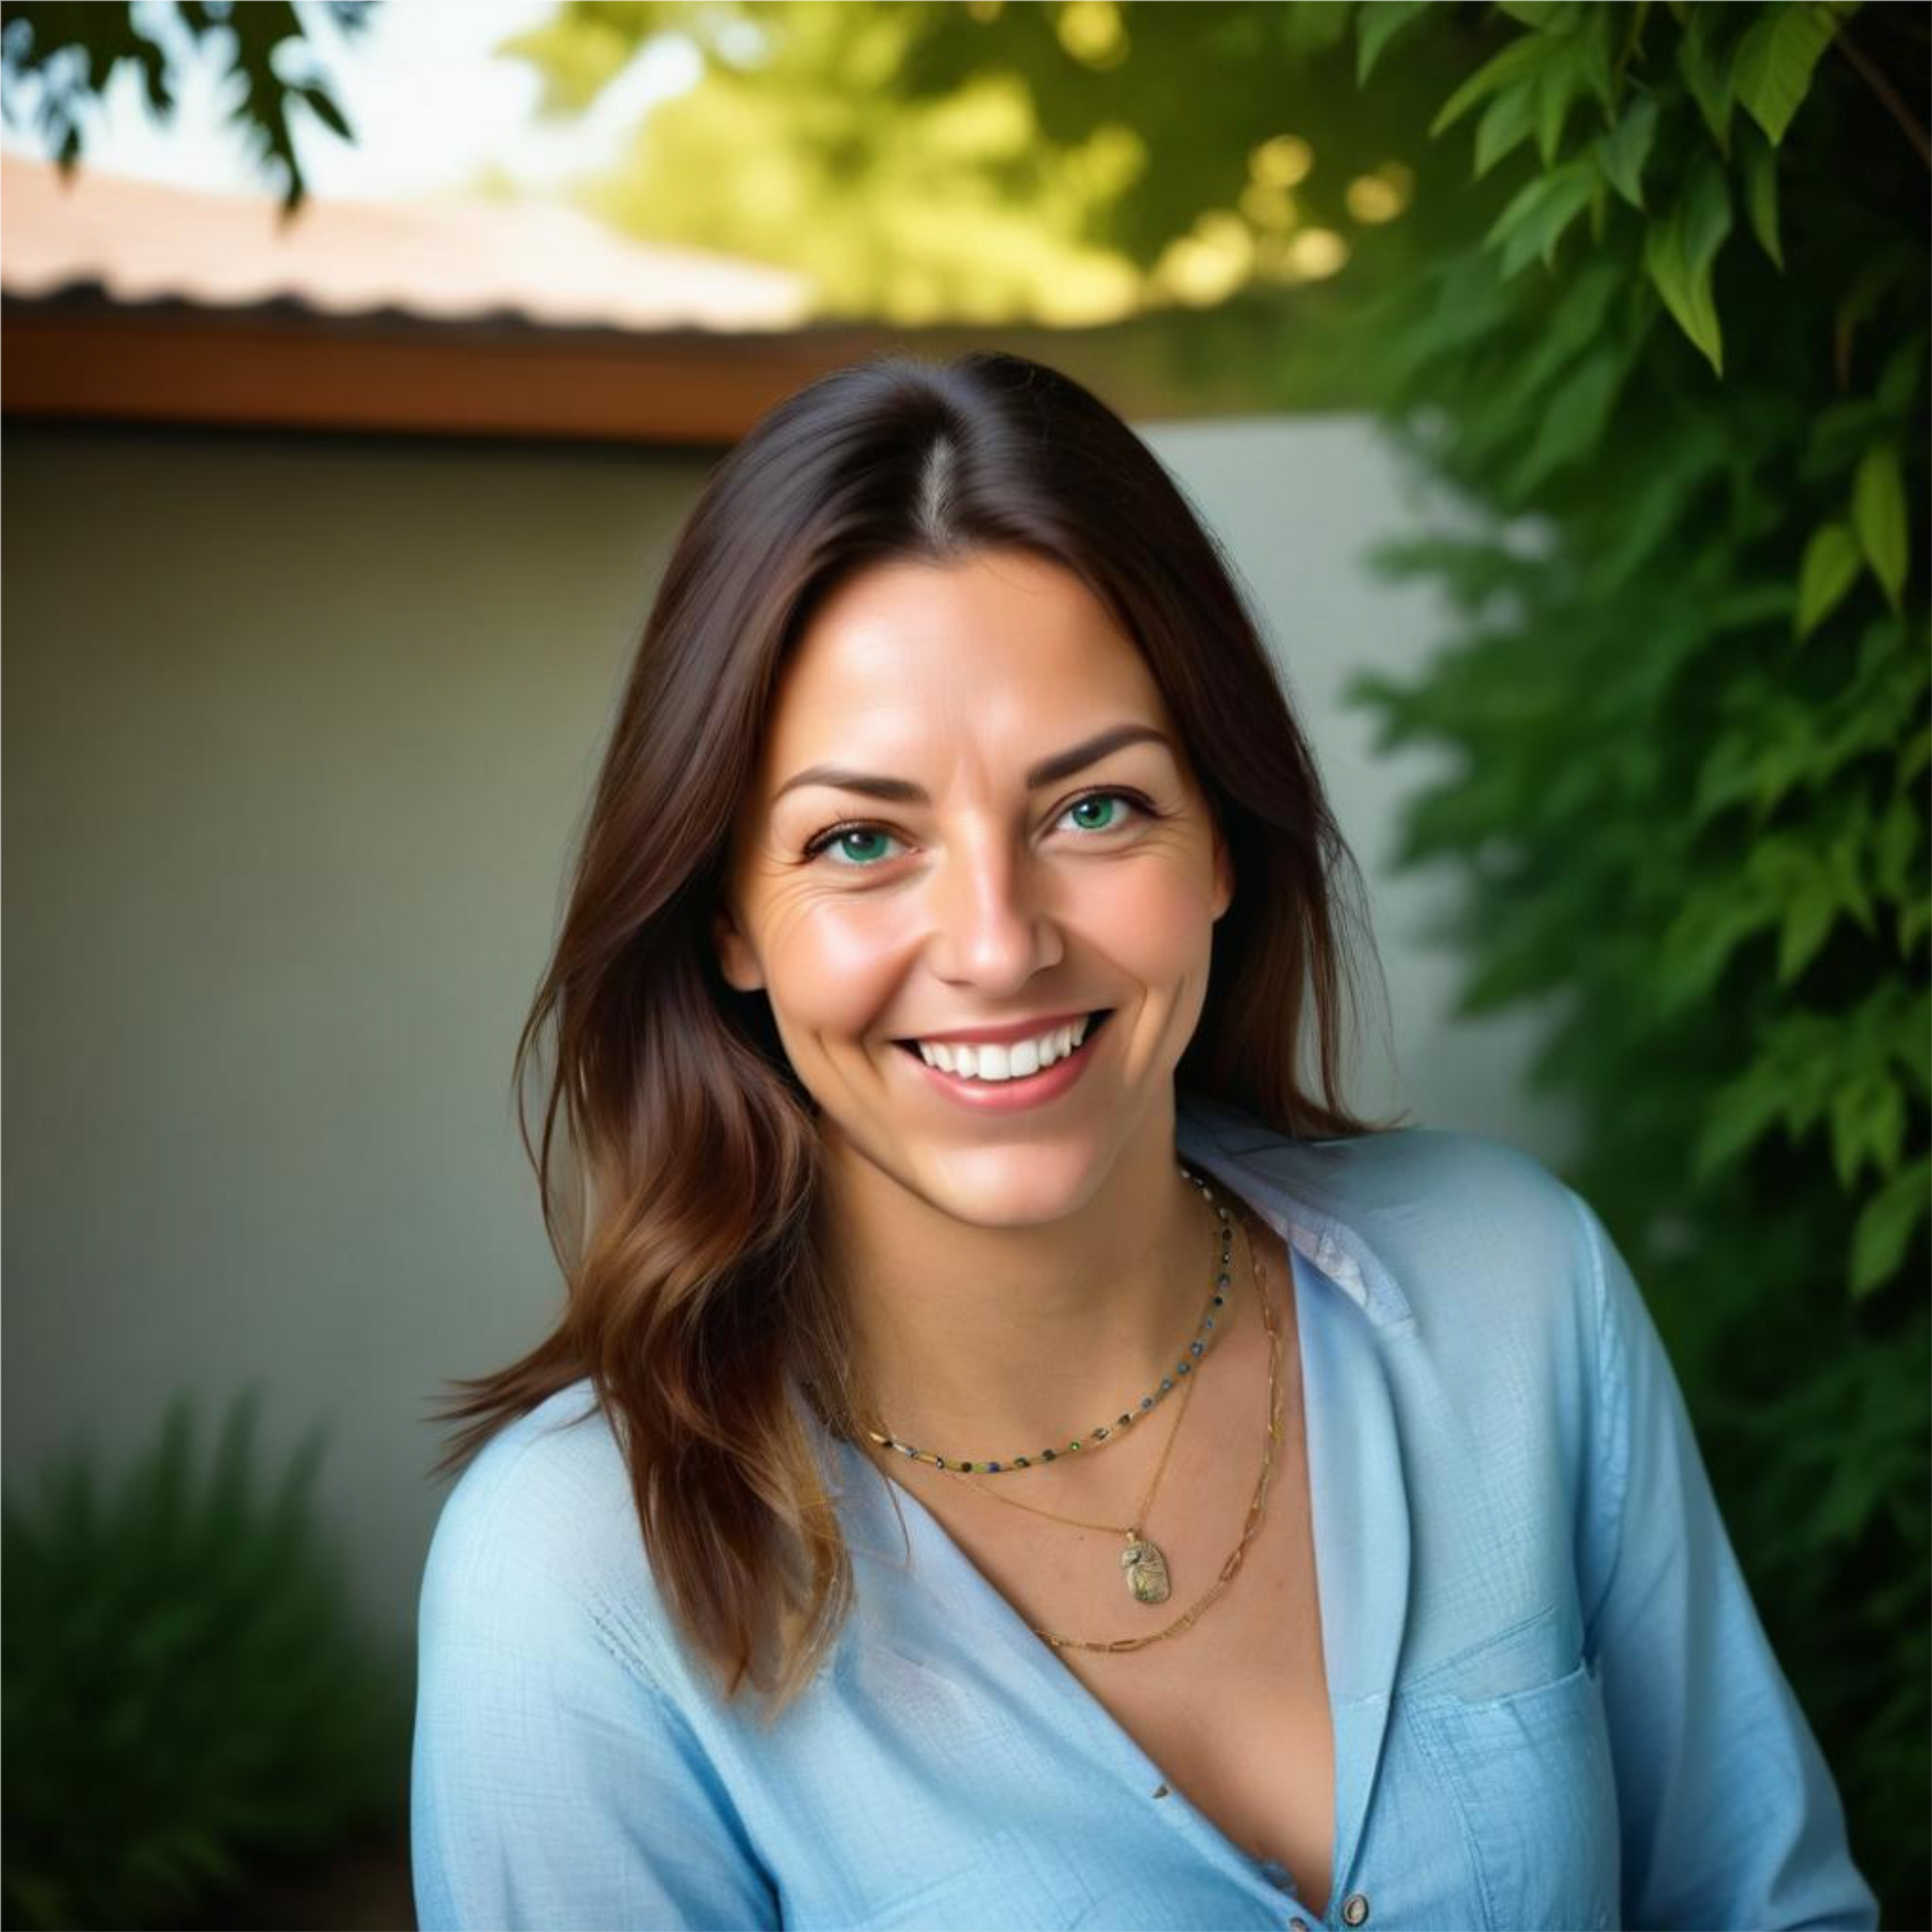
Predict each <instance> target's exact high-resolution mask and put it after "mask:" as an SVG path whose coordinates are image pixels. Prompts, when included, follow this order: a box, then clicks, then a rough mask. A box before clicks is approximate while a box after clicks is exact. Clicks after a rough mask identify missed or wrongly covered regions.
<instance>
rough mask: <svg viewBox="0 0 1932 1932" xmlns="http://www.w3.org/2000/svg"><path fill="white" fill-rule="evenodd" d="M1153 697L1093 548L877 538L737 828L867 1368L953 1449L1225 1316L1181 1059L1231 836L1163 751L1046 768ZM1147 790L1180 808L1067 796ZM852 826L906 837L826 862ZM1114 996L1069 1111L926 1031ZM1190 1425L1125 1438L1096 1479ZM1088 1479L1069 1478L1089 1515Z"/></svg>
mask: <svg viewBox="0 0 1932 1932" xmlns="http://www.w3.org/2000/svg"><path fill="white" fill-rule="evenodd" d="M1124 722H1133V723H1139V724H1144V725H1147V726H1150V727H1152V728H1153V729H1155V730H1156V731H1159V732H1161V733H1164V734H1165V735H1166V736H1167V737H1168V739H1169V740H1170V741H1171V742H1172V743H1173V745H1174V746H1179V745H1180V744H1181V742H1182V741H1181V738H1180V733H1179V731H1178V729H1177V726H1176V725H1175V722H1174V720H1173V715H1172V713H1171V712H1170V711H1169V709H1168V706H1167V704H1166V702H1165V700H1164V699H1163V697H1162V695H1161V691H1160V687H1159V685H1158V684H1157V683H1156V682H1155V680H1154V677H1153V674H1152V672H1151V670H1150V669H1149V667H1148V665H1147V662H1146V660H1145V659H1144V658H1143V657H1142V656H1141V654H1140V652H1139V650H1138V649H1136V648H1135V646H1134V645H1133V644H1132V642H1131V641H1130V640H1129V639H1128V638H1126V637H1125V636H1124V635H1122V634H1121V632H1120V631H1119V629H1118V628H1117V627H1116V625H1115V623H1114V621H1113V620H1112V619H1111V617H1110V616H1109V615H1108V613H1107V612H1106V610H1105V607H1104V606H1102V605H1101V604H1100V603H1099V602H1098V601H1097V600H1096V599H1095V598H1094V597H1093V596H1092V594H1091V593H1090V592H1089V591H1087V590H1086V588H1085V587H1084V586H1083V585H1082V584H1081V583H1080V582H1079V580H1078V579H1077V578H1075V577H1074V576H1073V575H1072V574H1071V573H1070V572H1068V571H1065V570H1064V569H1062V568H1061V567H1059V566H1057V565H1054V564H1051V563H1049V562H1046V561H1045V560H1043V559H1040V558H1037V557H1035V556H1033V555H1031V554H1027V553H998V554H996V555H980V556H976V557H974V558H973V559H971V560H969V561H967V562H965V563H959V564H951V565H948V566H946V567H944V568H940V567H936V566H932V565H929V564H921V563H910V562H896V563H892V564H886V565H876V566H873V567H871V568H870V569H868V570H866V571H864V572H862V573H861V574H860V575H858V576H856V577H855V578H853V579H850V580H848V581H847V582H846V583H845V584H844V585H843V586H841V587H840V589H839V590H837V591H836V592H835V593H834V594H833V595H832V597H830V598H829V599H828V600H827V601H826V603H825V604H824V605H823V606H822V607H821V608H820V610H819V611H818V613H817V614H816V615H815V618H814V620H813V621H812V622H811V623H810V625H809V626H808V627H807V629H806V630H805V632H804V634H803V635H802V636H801V637H800V639H799V640H798V643H797V646H796V648H795V650H794V652H793V654H792V656H791V657H790V659H789V660H788V662H787V663H786V665H785V666H784V668H783V671H782V672H781V674H780V678H779V681H778V685H777V688H776V690H775V692H774V694H773V699H772V704H771V708H770V715H769V718H768V720H767V728H766V733H765V743H764V745H763V747H762V749H761V753H760V761H759V770H758V771H757V773H756V774H755V778H754V782H753V784H752V785H751V786H750V787H749V788H748V792H747V796H746V798H745V801H744V803H743V807H742V809H741V812H740V815H739V820H738V823H737V824H736V825H735V827H734V836H733V843H732V854H731V860H730V865H729V871H728V882H727V892H726V894H725V895H724V899H723V903H722V904H721V908H720V911H719V915H718V919H717V925H716V938H717V945H718V953H719V961H720V965H721V968H722V969H723V971H724V974H725V977H726V979H727V980H728V981H729V983H730V984H732V985H733V986H735V987H737V988H738V989H739V990H741V991H747V992H750V991H755V990H759V989H762V990H763V992H764V993H765V996H766V998H767V999H768V1000H769V1002H770V1006H771V1011H772V1016H773V1021H774V1024H775V1026H776V1028H777V1032H778V1035H779V1037H780V1039H781V1041H782V1043H783V1045H784V1048H785V1051H786V1053H787V1055H788V1056H789V1058H790V1061H791V1064H792V1067H793V1069H794V1070H795V1072H796V1073H797V1075H798V1077H799V1079H800V1081H801V1082H802V1083H803V1085H804V1086H805V1088H806V1089H807V1091H808V1092H809V1093H810V1094H811V1095H812V1097H813V1099H814V1100H815V1101H816V1102H817V1103H818V1106H819V1110H820V1130H821V1132H822V1134H823V1136H824V1140H825V1148H826V1161H825V1185H824V1191H823V1196H822V1198H823V1203H824V1211H825V1215H826V1220H825V1227H826V1230H827V1232H828V1234H829V1236H830V1242H829V1252H830V1253H831V1255H832V1256H834V1257H835V1258H836V1261H837V1264H838V1265H839V1267H840V1269H841V1272H842V1279H843V1283H844V1287H845V1292H846V1293H847V1295H848V1296H849V1298H850V1300H851V1304H852V1309H853V1326H854V1332H855V1336H856V1337H857V1355H858V1366H859V1369H860V1372H861V1375H862V1377H863V1378H864V1381H865V1382H866V1383H868V1384H869V1385H870V1387H871V1388H872V1389H873V1391H874V1392H875V1396H876V1399H877V1402H878V1405H879V1412H880V1414H881V1416H882V1417H883V1418H884V1420H885V1423H886V1426H887V1427H889V1428H891V1429H893V1430H894V1431H895V1432H896V1433H897V1434H898V1435H900V1436H901V1437H905V1438H907V1439H909V1440H911V1441H913V1442H915V1443H918V1444H919V1445H920V1446H921V1447H929V1448H933V1449H937V1450H938V1451H939V1452H940V1453H949V1454H953V1455H962V1454H963V1455H974V1456H986V1455H1003V1454H1011V1453H1014V1452H1017V1451H1020V1450H1024V1449H1027V1448H1028V1447H1030V1446H1031V1447H1035V1448H1036V1447H1041V1446H1043V1445H1045V1444H1046V1443H1049V1442H1054V1441H1058V1440H1063V1438H1064V1436H1065V1434H1066V1432H1067V1430H1068V1429H1069V1427H1078V1428H1082V1429H1084V1428H1087V1427H1090V1426H1091V1425H1092V1424H1093V1423H1094V1422H1098V1421H1101V1420H1103V1419H1106V1420H1110V1419H1111V1415H1112V1413H1113V1412H1114V1411H1116V1410H1118V1409H1119V1408H1120V1407H1121V1406H1122V1405H1123V1404H1124V1403H1125V1402H1126V1401H1127V1400H1128V1399H1130V1398H1131V1397H1132V1396H1135V1395H1138V1394H1140V1393H1142V1392H1143V1391H1144V1390H1145V1389H1146V1388H1147V1387H1148V1386H1149V1385H1150V1384H1151V1382H1152V1381H1153V1380H1154V1379H1158V1376H1159V1375H1160V1374H1161V1373H1162V1372H1164V1369H1165V1365H1166V1364H1167V1362H1168V1361H1170V1360H1171V1359H1172V1357H1173V1352H1174V1351H1175V1349H1176V1348H1177V1347H1178V1346H1179V1345H1181V1344H1182V1343H1184V1341H1185V1340H1186V1338H1187V1336H1188V1335H1189V1334H1191V1333H1192V1330H1193V1324H1194V1323H1195V1321H1197V1320H1198V1316H1199V1305H1200V1302H1201V1299H1202V1297H1203V1296H1204V1293H1205V1290H1206V1286H1207V1279H1208V1268H1207V1265H1206V1264H1207V1262H1208V1261H1209V1259H1210V1256H1211V1254H1212V1252H1213V1232H1212V1217H1211V1215H1210V1214H1209V1213H1208V1211H1207V1210H1206V1209H1205V1207H1204V1206H1203V1204H1202V1202H1201V1200H1200V1197H1199V1195H1198V1193H1197V1191H1196V1190H1195V1189H1194V1187H1193V1186H1192V1185H1191V1184H1190V1183H1188V1182H1187V1181H1186V1180H1184V1179H1183V1178H1182V1177H1181V1176H1180V1174H1179V1173H1177V1172H1176V1171H1175V1167H1174V1154H1173V1148H1174V1095H1173V1069H1174V1066H1175V1064H1176V1063H1177V1061H1178V1060H1179V1057H1180V1054H1181V1052H1182V1050H1183V1049H1184V1047H1185V1046H1186V1044H1187V1041H1188V1039H1189V1038H1190V1037H1191V1035H1192V1034H1193V1032H1194V1030H1195V1027H1196V1025H1197V1023H1198V1020H1199V1017H1200V1010H1201V1005H1202V1001H1203V999H1204V997H1205V992H1206V986H1207V977H1208V968H1209V964H1210V957H1211V943H1212V937H1213V924H1214V921H1215V920H1216V919H1218V918H1219V917H1220V915H1221V914H1222V913H1223V912H1224V911H1225V910H1226V908H1227V905H1228V903H1229V902H1230V900H1231V897H1232V893H1233V884H1234V882H1233V871H1232V864H1231V861H1230V859H1229V858H1228V855H1227V852H1226V848H1225V845H1224V843H1223V841H1222V839H1221V837H1220V833H1219V828H1218V827H1217V825H1216V824H1215V821H1214V818H1213V814H1212V812H1211V810H1210V808H1209V805H1208V802H1207V799H1206V797H1205V795H1204V794H1203V793H1202V791H1201V789H1200V787H1199V785H1198V782H1197V780H1196V779H1195V777H1194V775H1193V773H1192V772H1191V770H1189V769H1188V768H1186V766H1185V764H1184V763H1183V762H1181V761H1177V760H1176V759H1175V758H1174V756H1173V754H1172V753H1171V752H1170V751H1169V750H1168V749H1167V748H1165V747H1164V746H1162V745H1161V744H1158V743H1155V742H1149V741H1143V742H1139V743H1136V744H1132V745H1126V746H1122V747H1120V748H1118V749H1116V750H1114V751H1112V752H1110V753H1108V754H1107V755H1106V756H1105V757H1104V758H1103V759H1100V760H1099V761H1097V762H1096V763H1094V764H1092V765H1091V766H1089V767H1087V768H1086V769H1083V770H1081V771H1080V772H1078V773H1077V774H1073V775H1071V776H1069V777H1068V778H1066V780H1065V781H1064V782H1063V783H1062V784H1057V785H1053V786H1050V787H1048V788H1047V789H1045V790H1043V791H1040V792H1038V793H1036V794H1035V795H1033V796H1030V795H1029V793H1028V791H1027V788H1026V775H1027V772H1028V770H1029V769H1030V767H1032V766H1034V765H1035V764H1037V763H1038V762H1039V761H1040V760H1041V759H1045V758H1047V757H1049V756H1050V755H1052V754H1053V753H1055V752H1058V751H1062V750H1064V749H1065V748H1066V747H1068V746H1070V745H1072V744H1075V743H1078V742H1080V741H1082V740H1085V739H1087V738H1089V737H1092V736H1093V735H1095V734H1096V733H1098V732H1100V731H1103V730H1105V729H1106V728H1107V727H1109V726H1112V725H1116V724H1120V723H1124ZM818 762H830V763H836V764H839V765H843V766H846V767H850V768H855V769H859V770H864V771H869V772H875V773H889V774H893V775H895V776H899V777H903V778H907V779H910V780H911V781H912V782H914V783H915V784H918V785H920V786H922V787H923V788H924V789H925V790H926V791H927V792H928V793H929V795H930V797H931V799H932V803H931V804H930V805H916V804H903V803H892V804H888V803H882V802H880V801H879V800H877V799H875V798H869V797H862V796H859V795H856V794H853V793H849V792H842V791H835V790H830V789H825V788H821V787H818V786H806V787H801V788H798V789H795V790H790V791H787V792H786V793H785V795H784V796H783V797H781V798H780V797H778V796H777V795H776V794H777V792H778V790H779V788H780V787H781V786H782V784H783V782H784V780H785V778H786V777H787V776H788V775H789V774H793V773H796V772H798V771H800V770H802V769H804V768H805V767H806V766H808V765H811V764H814V763H818ZM1114 785H1119V786H1121V787H1124V788H1125V789H1126V790H1127V791H1129V792H1130V793H1139V794H1141V795H1142V796H1144V797H1145V798H1146V799H1147V800H1148V802H1149V804H1150V805H1151V806H1152V808H1153V814H1152V815H1150V814H1148V813H1146V812H1144V811H1141V810H1138V809H1135V808H1134V807H1133V806H1131V805H1117V806H1116V809H1115V816H1114V820H1113V823H1112V824H1110V825H1109V826H1107V827H1106V828H1104V829H1099V830H1094V829H1091V828H1090V825H1089V824H1087V823H1083V821H1082V819H1081V818H1079V817H1069V816H1068V808H1069V806H1070V805H1071V804H1072V803H1074V802H1077V800H1078V799H1079V798H1080V797H1081V796H1083V795H1091V794H1094V793H1101V792H1106V791H1108V790H1109V788H1110V787H1111V786H1114ZM850 821H864V822H865V823H866V824H867V825H869V826H877V827H879V828H880V829H881V830H883V831H884V832H886V833H888V834H889V835H890V837H889V839H888V840H887V841H885V842H883V843H882V842H880V841H878V840H876V839H868V840H866V841H865V842H864V845H865V848H866V849H865V850H862V852H861V853H860V854H859V855H858V858H857V859H855V858H853V857H852V856H849V855H847V856H841V855H839V854H838V853H837V852H836V851H834V850H827V851H823V852H821V853H819V854H818V856H816V857H815V858H812V859H809V860H808V859H805V858H803V857H802V855H803V853H804V852H805V849H806V847H807V846H808V845H809V844H810V843H811V841H812V840H813V839H814V838H815V837H817V836H818V835H819V834H821V833H823V832H824V831H825V830H827V829H828V828H830V827H832V826H834V825H837V824H839V823H841V822H850ZM835 843H836V842H835ZM882 855H883V856H882ZM1099 1007H1109V1008H1112V1009H1113V1010H1114V1012H1113V1017H1112V1018H1111V1019H1110V1020H1109V1022H1108V1024H1107V1028H1106V1030H1105V1033H1104V1034H1103V1035H1102V1036H1101V1038H1100V1040H1099V1041H1097V1042H1096V1045H1095V1049H1094V1051H1095V1058H1094V1060H1093V1061H1092V1063H1091V1064H1089V1066H1088V1067H1087V1069H1086V1071H1085V1072H1084V1074H1083V1075H1082V1077H1081V1079H1080V1081H1079V1082H1078V1083H1077V1084H1076V1086H1075V1087H1074V1088H1073V1089H1072V1090H1071V1091H1070V1092H1069V1093H1068V1094H1066V1095H1065V1096H1063V1097H1062V1098H1061V1099H1059V1100H1057V1101H1054V1102H1052V1103H1050V1104H1049V1105H1047V1106H1046V1107H1044V1108H1042V1109H1039V1110H1029V1111H1023V1112H1020V1113H1016V1114H1008V1115H986V1116H981V1115H977V1114H972V1113H968V1112H966V1111H965V1110H963V1109H960V1108H957V1107H955V1106H953V1105H952V1104H951V1103H950V1102H949V1101H947V1100H946V1099H945V1097H944V1096H943V1095H942V1094H939V1093H936V1092H932V1091H930V1090H929V1087H928V1076H927V1075H926V1073H925V1070H924V1068H923V1067H921V1066H920V1065H919V1064H918V1063H917V1062H916V1061H915V1060H913V1059H911V1058H910V1057H908V1056H907V1055H906V1053H905V1052H904V1050H903V1049H902V1048H901V1047H899V1046H897V1045H896V1044H894V1041H895V1040H896V1039H897V1038H902V1037H908V1036H911V1035H928V1036H930V1035H943V1034H944V1032H945V1031H946V1029H947V1027H948V1026H969V1025H972V1024H975V1023H989V1022H997V1021H1003V1020H1009V1019H1018V1018H1024V1017H1029V1016H1034V1015H1040V1014H1051V1013H1057V1012H1063V1011H1065V1012H1070V1011H1076V1010H1079V1011H1085V1010H1091V1009H1095V1008H1099ZM1089 1411H1091V1412H1092V1413H1091V1414H1089V1413H1088V1412H1089ZM1158 1450H1159V1444H1158V1443H1155V1442H1152V1441H1149V1442H1147V1443H1145V1444H1141V1445H1133V1444H1126V1443H1123V1444H1121V1445H1119V1446H1118V1447H1117V1448H1116V1449H1113V1450H1112V1451H1111V1452H1110V1454H1109V1456H1108V1457H1107V1458H1106V1461H1107V1462H1108V1463H1109V1464H1111V1467H1110V1468H1103V1469H1102V1470H1101V1475H1102V1477H1103V1478H1104V1480H1103V1483H1102V1485H1101V1486H1100V1487H1099V1488H1097V1489H1096V1490H1095V1491H1094V1493H1096V1494H1100V1493H1111V1492H1112V1491H1113V1490H1115V1489H1117V1487H1118V1485H1119V1482H1120V1481H1121V1479H1122V1476H1123V1471H1124V1470H1125V1469H1126V1467H1127V1466H1128V1465H1129V1464H1130V1463H1135V1462H1137V1461H1138V1459H1139V1458H1140V1457H1141V1456H1142V1455H1143V1454H1145V1455H1147V1456H1149V1457H1151V1456H1152V1455H1153V1454H1155V1453H1158ZM894 1463H895V1466H896V1468H897V1470H901V1471H902V1470H905V1469H908V1468H913V1467H916V1466H917V1465H913V1464H909V1463H906V1462H905V1461H904V1460H903V1458H899V1457H895V1458H894ZM1085 1473H1086V1472H1085V1471H1083V1470H1081V1469H1078V1468H1075V1467H1069V1468H1068V1469H1067V1470H1066V1471H1065V1475H1066V1477H1067V1478H1068V1479H1069V1480H1067V1481H1066V1482H1065V1483H1064V1485H1063V1487H1062V1489H1061V1491H1060V1493H1061V1495H1062V1497H1063V1498H1064V1499H1065V1501H1066V1503H1067V1506H1068V1507H1070V1508H1075V1509H1077V1508H1078V1506H1079V1495H1080V1493H1081V1490H1080V1485H1081V1483H1082V1481H1083V1479H1084V1476H1085ZM937 1479H938V1480H941V1481H943V1480H945V1478H944V1477H938V1478H937Z"/></svg>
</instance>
